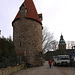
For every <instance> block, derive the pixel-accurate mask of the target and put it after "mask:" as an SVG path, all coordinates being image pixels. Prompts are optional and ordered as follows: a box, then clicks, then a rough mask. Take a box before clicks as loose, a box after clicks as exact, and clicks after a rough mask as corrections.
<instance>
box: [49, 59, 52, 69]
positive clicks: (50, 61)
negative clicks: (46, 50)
mask: <svg viewBox="0 0 75 75" xmlns="http://www.w3.org/2000/svg"><path fill="white" fill-rule="evenodd" d="M48 63H49V66H50V68H51V64H52V60H49V61H48Z"/></svg>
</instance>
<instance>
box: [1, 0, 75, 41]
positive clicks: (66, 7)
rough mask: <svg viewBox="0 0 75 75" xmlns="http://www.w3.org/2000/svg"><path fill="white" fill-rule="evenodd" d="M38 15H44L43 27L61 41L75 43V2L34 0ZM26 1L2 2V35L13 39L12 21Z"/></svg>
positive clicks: (67, 0)
mask: <svg viewBox="0 0 75 75" xmlns="http://www.w3.org/2000/svg"><path fill="white" fill-rule="evenodd" d="M33 1H34V4H35V7H36V9H37V12H38V13H42V15H43V21H42V25H43V27H46V28H48V31H49V32H51V33H53V34H54V38H55V39H56V40H57V41H59V39H60V35H61V33H62V35H63V37H64V40H65V41H75V35H74V32H75V0H33ZM23 2H24V0H0V30H1V35H0V36H5V37H9V36H11V37H12V38H13V27H12V21H13V20H14V18H15V16H16V14H17V12H18V11H19V7H20V6H21V4H22V3H23Z"/></svg>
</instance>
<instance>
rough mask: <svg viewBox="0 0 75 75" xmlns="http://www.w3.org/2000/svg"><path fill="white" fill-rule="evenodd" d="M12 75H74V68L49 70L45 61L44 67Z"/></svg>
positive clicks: (53, 68) (53, 67) (24, 70)
mask: <svg viewBox="0 0 75 75" xmlns="http://www.w3.org/2000/svg"><path fill="white" fill-rule="evenodd" d="M12 75H75V68H72V67H55V66H52V68H49V65H48V62H47V61H46V62H45V64H44V66H41V67H34V68H30V69H23V70H21V71H18V72H16V73H14V74H12Z"/></svg>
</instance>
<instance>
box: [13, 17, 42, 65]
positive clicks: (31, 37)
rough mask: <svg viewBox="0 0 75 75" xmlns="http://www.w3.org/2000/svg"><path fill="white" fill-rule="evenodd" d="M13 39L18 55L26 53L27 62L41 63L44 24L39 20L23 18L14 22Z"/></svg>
mask: <svg viewBox="0 0 75 75" xmlns="http://www.w3.org/2000/svg"><path fill="white" fill-rule="evenodd" d="M13 40H14V46H15V50H16V53H17V55H21V56H22V55H24V51H26V57H27V62H28V63H30V64H32V65H33V66H35V65H40V63H41V62H40V58H41V52H42V26H41V24H40V23H39V22H37V21H35V20H31V19H26V18H21V19H19V20H17V21H15V22H14V23H13ZM34 63H35V64H34Z"/></svg>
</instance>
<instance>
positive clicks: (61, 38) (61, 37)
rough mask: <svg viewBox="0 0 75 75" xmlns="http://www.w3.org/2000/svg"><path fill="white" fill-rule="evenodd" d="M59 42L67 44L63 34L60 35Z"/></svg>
mask: <svg viewBox="0 0 75 75" xmlns="http://www.w3.org/2000/svg"><path fill="white" fill-rule="evenodd" d="M59 44H66V43H65V40H64V38H63V35H62V34H61V36H60V41H59Z"/></svg>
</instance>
